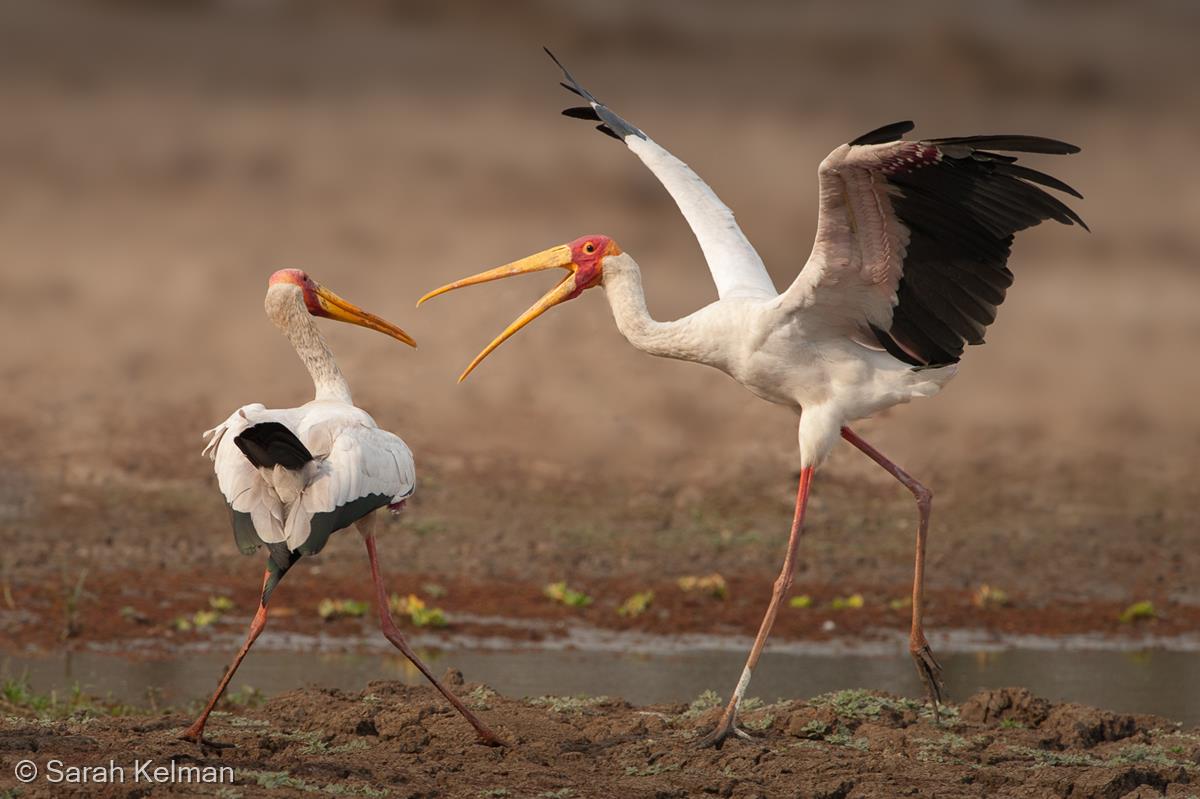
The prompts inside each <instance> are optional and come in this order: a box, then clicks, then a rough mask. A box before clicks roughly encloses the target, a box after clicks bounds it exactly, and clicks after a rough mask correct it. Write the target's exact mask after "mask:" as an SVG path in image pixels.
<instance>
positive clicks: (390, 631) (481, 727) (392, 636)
mask: <svg viewBox="0 0 1200 799" xmlns="http://www.w3.org/2000/svg"><path fill="white" fill-rule="evenodd" d="M365 538H366V542H367V556H368V557H369V558H370V559H371V579H372V580H373V581H374V582H375V602H376V605H377V606H378V608H379V624H380V626H381V627H382V628H383V634H384V637H386V638H387V639H388V640H389V641H391V642H392V645H393V646H395V647H396V648H397V649H399V650H400V651H401V652H402V653H403V654H404V656H405V657H406V658H408V659H409V660H411V661H412V664H413V665H414V666H416V667H417V668H418V669H420V671H421V673H422V674H424V675H425V678H426V679H427V680H429V682H431V683H433V687H434V688H436V689H438V690H439V691H441V693H442V696H444V697H446V701H448V702H449V703H450V704H452V705H454V709H455V710H457V711H458V712H459V713H461V714H462V715H463V718H465V719H466V720H467V721H469V722H470V723H471V726H472V727H474V728H475V732H477V733H479V741H480V742H481V743H484V744H487V745H488V746H504V745H505V744H504V741H502V740H500V738H499V737H498V736H497V735H496V733H494V732H492V731H491V730H490V729H488V728H487V725H485V724H484V723H483V722H482V721H480V720H479V717H478V716H476V715H475V714H474V713H472V712H471V710H470V709H469V708H468V707H467V706H466V705H464V704H463V703H462V702H461V701H459V698H458V697H457V696H455V695H454V694H453V693H451V691H450V689H448V688H446V686H444V685H442V683H441V682H440V681H439V680H438V678H437V677H434V676H433V673H432V672H430V671H429V668H428V667H427V666H426V665H425V664H424V663H422V662H421V659H420V658H419V657H417V653H416V652H414V651H413V650H412V647H410V646H409V645H408V641H406V640H404V635H403V634H402V633H401V632H400V628H398V627H397V626H396V623H395V622H394V621H392V613H391V611H390V610H389V609H388V595H387V591H386V590H384V587H383V578H382V577H380V576H379V559H378V557H377V556H376V554H375V536H374V535H373V534H367V535H366V536H365Z"/></svg>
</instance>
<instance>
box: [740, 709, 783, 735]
mask: <svg viewBox="0 0 1200 799" xmlns="http://www.w3.org/2000/svg"><path fill="white" fill-rule="evenodd" d="M774 723H775V714H774V713H763V714H762V715H761V716H757V717H755V718H751V719H746V720H745V721H743V722H742V726H743V727H745V728H746V729H748V730H754V731H755V732H762V731H763V730H769V729H771V725H772V724H774Z"/></svg>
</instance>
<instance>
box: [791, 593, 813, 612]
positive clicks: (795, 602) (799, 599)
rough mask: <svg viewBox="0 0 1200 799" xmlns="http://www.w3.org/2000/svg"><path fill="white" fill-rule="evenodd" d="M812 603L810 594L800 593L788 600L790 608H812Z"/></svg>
mask: <svg viewBox="0 0 1200 799" xmlns="http://www.w3.org/2000/svg"><path fill="white" fill-rule="evenodd" d="M812 604H813V600H812V597H810V596H809V595H808V594H800V596H794V597H792V598H791V599H789V600H788V607H789V608H800V609H801V610H803V609H804V608H811V607H812Z"/></svg>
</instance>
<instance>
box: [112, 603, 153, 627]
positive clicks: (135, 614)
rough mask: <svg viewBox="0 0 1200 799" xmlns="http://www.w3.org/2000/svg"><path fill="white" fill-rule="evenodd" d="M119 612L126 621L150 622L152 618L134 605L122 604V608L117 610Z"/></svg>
mask: <svg viewBox="0 0 1200 799" xmlns="http://www.w3.org/2000/svg"><path fill="white" fill-rule="evenodd" d="M117 614H118V615H119V616H120V617H121V618H122V619H124V620H125V621H128V622H132V623H134V624H149V623H150V618H149V617H148V616H147V615H146V614H145V613H142V612H141V611H139V610H138V609H137V608H135V607H133V606H132V605H124V606H122V608H121V609H120V610H118V611H117Z"/></svg>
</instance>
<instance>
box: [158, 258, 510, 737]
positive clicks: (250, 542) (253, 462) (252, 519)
mask: <svg viewBox="0 0 1200 799" xmlns="http://www.w3.org/2000/svg"><path fill="white" fill-rule="evenodd" d="M264 306H265V308H266V312H267V316H268V317H269V318H270V319H271V321H272V322H274V323H275V326H276V327H278V328H279V329H280V330H281V331H283V334H284V335H286V336H287V337H288V340H290V341H291V343H292V346H293V347H294V348H295V350H296V354H297V355H299V356H300V360H301V361H303V363H304V366H305V367H306V368H307V369H308V373H309V375H310V376H311V377H312V381H313V385H314V387H315V389H316V397H315V398H314V399H313V400H312V401H311V402H307V403H305V404H304V405H301V406H300V407H298V408H278V409H276V408H266V407H264V406H263V405H261V404H258V403H255V404H253V405H244V406H242V407H241V408H238V409H237V410H236V411H234V412H233V414H232V415H231V416H230V417H229V418H228V419H226V420H225V421H224V422H222V423H221V424H219V425H217V426H216V427H214V428H213V429H212V430H209V431H207V432H206V433H205V434H204V435H205V437H206V438H207V439H208V444H207V446H206V447H205V449H204V454H206V455H209V456H210V457H211V458H212V460H213V465H214V468H215V470H216V473H217V484H218V486H219V487H220V489H221V493H222V494H224V496H225V501H226V502H227V503H228V505H229V513H230V518H231V520H232V523H233V532H234V538H235V540H236V541H237V545H238V547H239V548H240V549H241V550H242V552H243V553H245V554H251V553H253V552H254V551H256V550H257V549H258V548H259V547H260V546H264V545H265V546H266V547H267V551H268V552H269V558H268V560H267V569H266V573H265V574H264V575H263V586H262V593H261V595H260V599H259V604H258V610H257V612H256V613H255V615H254V619H253V621H251V623H250V630H249V632H248V634H247V636H246V641H245V643H244V644H243V645H242V648H241V650H240V651H239V652H238V653H237V655H236V656H235V657H234V659H233V662H232V663H231V664H230V666H229V668H228V669H227V670H226V671H225V675H224V677H222V679H221V682H220V684H219V685H218V686H217V690H216V692H215V693H214V694H213V697H212V699H211V700H209V703H208V705H207V706H206V707H205V708H204V711H203V712H202V713H201V714H200V717H199V718H198V719H196V722H195V723H194V724H192V726H191V727H189V728H188V729H187V730H186V731H185V732H184V733H183V735H182V736H181V737H182V738H183V739H184V740H189V741H194V742H196V743H204V744H208V745H213V744H212V742H210V741H207V740H206V739H205V738H204V725H205V724H206V723H207V721H208V717H209V714H210V713H212V710H213V708H214V707H215V706H216V704H217V701H218V700H219V699H220V698H221V694H222V693H224V691H225V688H226V686H227V685H228V684H229V681H230V679H232V678H233V674H234V672H235V671H237V668H238V666H239V665H240V664H241V662H242V659H243V658H245V657H246V653H247V652H249V651H250V647H251V646H252V645H253V644H254V641H255V639H257V638H258V636H259V634H261V633H262V631H263V628H264V627H265V626H266V623H267V606H268V603H269V602H270V599H271V594H272V592H273V591H274V590H275V587H276V586H277V585H278V584H279V581H280V580H281V579H282V578H283V576H284V574H286V573H287V571H288V570H289V569H290V568H291V567H292V566H293V565H295V563H296V562H297V561H298V560H300V558H301V557H304V556H311V555H316V554H317V553H319V552H320V551H321V549H322V548H324V546H325V543H326V541H328V540H329V536H330V535H332V534H333V533H335V532H337V531H338V530H342V529H345V528H347V527H349V526H350V525H354V526H355V527H356V528H357V529H358V531H359V533H361V534H362V537H363V539H364V541H365V543H366V547H367V557H368V559H369V560H370V565H371V579H372V581H373V582H374V584H375V600H376V605H377V610H378V613H379V622H380V626H381V627H382V628H383V634H384V636H385V637H387V639H388V640H389V641H391V642H392V644H393V645H394V646H395V647H396V648H397V649H399V650H400V651H401V652H402V653H404V656H405V657H407V658H408V659H409V660H411V661H412V662H413V665H415V666H416V667H417V668H418V669H420V671H421V673H422V674H424V675H425V676H426V677H427V678H428V679H429V681H430V682H431V683H433V686H434V687H435V688H437V690H438V691H440V692H441V693H442V695H443V696H445V697H446V699H447V700H448V701H449V702H450V704H452V705H453V706H454V707H455V708H456V709H457V710H458V712H460V713H462V715H463V716H464V717H465V718H466V719H467V721H469V722H470V723H471V725H472V726H474V728H475V730H476V732H477V733H478V734H479V740H480V741H481V742H483V743H486V744H489V745H497V744H499V743H500V739H499V738H498V737H497V736H496V734H495V733H493V732H492V731H491V730H490V729H488V727H487V726H486V725H485V724H484V723H483V722H482V721H480V720H479V718H478V717H477V716H476V715H475V714H474V713H472V712H471V710H470V709H469V708H467V707H466V706H465V705H463V703H462V702H461V701H459V699H458V697H456V696H455V695H454V694H453V692H451V691H450V690H449V689H448V688H447V687H446V686H444V685H443V684H442V683H441V682H440V681H439V680H438V679H437V678H436V677H434V676H433V674H432V673H431V672H430V671H429V668H428V667H427V666H426V665H425V664H424V663H423V662H421V659H420V658H419V657H418V656H417V653H416V652H414V651H413V650H412V648H411V647H410V646H409V645H408V642H407V641H406V640H405V638H404V635H403V634H402V633H401V632H400V629H399V628H398V627H397V626H396V624H395V622H394V621H393V620H392V616H391V612H390V610H389V608H388V594H387V591H386V590H385V589H384V587H383V579H382V578H381V577H380V574H379V561H378V558H377V556H376V552H375V533H374V530H375V511H377V510H379V509H380V508H383V507H385V506H386V507H390V508H392V509H393V510H398V509H399V508H400V507H401V506H402V505H403V503H404V501H405V500H406V499H407V498H408V497H410V496H411V495H412V493H413V490H414V489H415V488H416V467H415V465H414V463H413V456H412V452H410V451H409V449H408V446H407V445H406V444H405V443H404V442H403V441H402V440H401V439H400V438H399V437H398V436H396V435H394V434H392V433H389V432H388V431H386V430H381V429H379V427H378V426H377V425H376V424H375V420H374V419H372V418H371V417H370V416H369V415H368V414H367V413H366V411H363V410H362V409H360V408H358V407H356V406H355V405H354V401H353V399H352V398H351V396H350V387H349V385H348V384H347V383H346V379H345V378H344V377H342V373H341V371H340V370H339V369H338V366H337V363H336V362H335V361H334V359H333V354H332V353H331V352H330V351H329V347H328V345H327V344H326V343H325V339H324V337H323V336H322V335H321V331H320V330H319V329H318V328H317V325H316V323H315V322H314V321H313V317H324V318H327V319H335V320H337V321H339V322H349V323H350V324H354V325H359V326H361V327H365V328H369V329H371V330H377V331H379V332H381V333H385V334H387V335H389V336H391V337H392V338H395V339H398V340H399V341H402V342H404V343H405V344H408V345H409V346H412V347H415V346H416V342H414V341H413V340H412V338H411V337H410V336H409V335H408V334H407V333H405V332H404V331H403V330H401V329H400V328H398V327H396V326H395V325H393V324H391V323H390V322H386V321H384V320H383V319H380V318H379V317H378V316H375V315H374V314H371V313H368V312H366V311H364V310H362V309H361V308H359V307H357V306H355V305H353V304H351V303H350V302H348V301H346V300H344V299H342V298H341V297H339V296H338V295H336V294H334V293H333V292H332V291H330V290H329V289H327V288H325V287H324V286H322V285H320V284H319V283H317V282H316V281H314V280H313V279H312V278H311V277H309V276H308V275H307V274H305V273H304V272H302V271H300V270H299V269H282V270H280V271H278V272H276V273H275V274H273V275H271V278H270V280H269V281H268V284H267V296H266V300H265V302H264Z"/></svg>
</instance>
